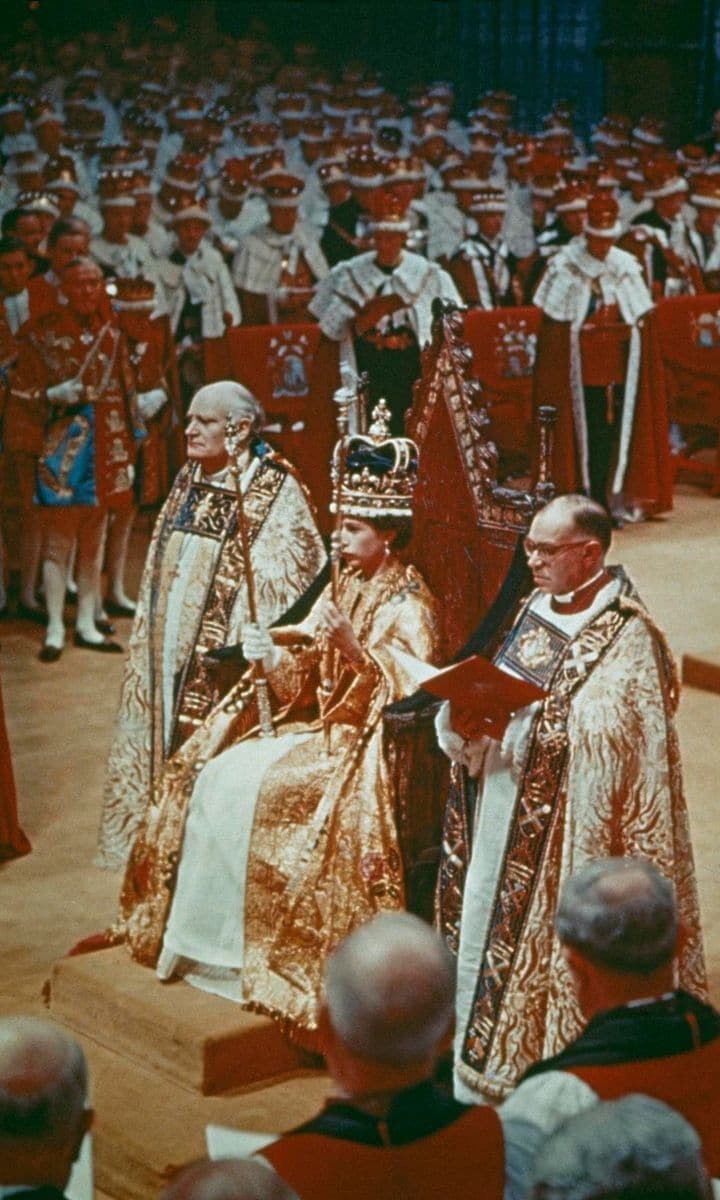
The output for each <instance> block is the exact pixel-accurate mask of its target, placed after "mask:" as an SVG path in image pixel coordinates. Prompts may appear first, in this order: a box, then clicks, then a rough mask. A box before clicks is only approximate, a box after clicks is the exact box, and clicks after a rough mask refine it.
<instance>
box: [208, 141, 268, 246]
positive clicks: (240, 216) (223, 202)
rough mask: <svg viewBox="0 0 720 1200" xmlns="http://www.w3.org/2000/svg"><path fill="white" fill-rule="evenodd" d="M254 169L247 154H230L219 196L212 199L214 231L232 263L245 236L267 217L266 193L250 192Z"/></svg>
mask: <svg viewBox="0 0 720 1200" xmlns="http://www.w3.org/2000/svg"><path fill="white" fill-rule="evenodd" d="M251 179H252V169H251V166H250V160H249V159H247V158H227V159H226V160H225V162H224V163H223V169H222V175H221V176H220V187H219V189H218V194H217V197H213V198H212V199H211V200H210V201H209V203H208V214H209V215H210V217H212V234H213V237H214V239H215V244H216V245H217V248H218V250H219V251H220V253H221V254H222V256H223V258H224V259H225V262H226V263H228V264H230V263H231V262H232V260H233V257H234V256H235V254H236V253H237V251H238V247H239V246H240V243H241V241H242V240H243V238H245V237H247V235H248V234H249V233H251V232H252V230H253V229H255V227H256V226H258V225H262V224H264V223H265V221H266V220H267V206H266V204H265V201H264V199H263V198H262V196H254V195H253V196H251V195H250V194H249V190H248V189H249V186H250V181H251Z"/></svg>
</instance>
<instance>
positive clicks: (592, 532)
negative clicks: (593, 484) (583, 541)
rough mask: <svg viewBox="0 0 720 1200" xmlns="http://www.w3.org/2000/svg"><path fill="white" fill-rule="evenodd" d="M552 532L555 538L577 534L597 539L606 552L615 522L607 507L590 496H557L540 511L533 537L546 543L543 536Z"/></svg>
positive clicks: (536, 518)
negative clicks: (613, 522) (612, 520)
mask: <svg viewBox="0 0 720 1200" xmlns="http://www.w3.org/2000/svg"><path fill="white" fill-rule="evenodd" d="M548 530H552V534H553V535H555V536H558V535H561V534H565V535H568V534H571V533H574V534H576V535H578V536H580V537H585V538H593V539H595V540H596V541H598V542H599V543H600V546H601V547H602V550H603V552H605V551H607V550H608V549H609V547H610V540H611V537H612V522H611V520H610V517H609V515H608V513H607V512H606V510H605V509H604V508H603V506H602V505H601V504H598V503H597V501H596V500H590V499H589V497H588V496H578V495H567V496H557V497H556V498H555V499H554V500H551V501H550V503H549V504H546V505H545V507H544V508H542V509H540V512H539V513H538V514H537V516H536V517H535V519H534V521H533V524H532V529H531V537H532V538H533V539H534V540H536V541H544V540H546V539H545V538H544V537H543V536H542V535H543V533H544V532H545V533H547V531H548Z"/></svg>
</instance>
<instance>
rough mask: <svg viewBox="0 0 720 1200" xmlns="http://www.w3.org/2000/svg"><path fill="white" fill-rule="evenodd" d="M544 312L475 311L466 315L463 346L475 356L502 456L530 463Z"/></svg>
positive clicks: (474, 366)
mask: <svg viewBox="0 0 720 1200" xmlns="http://www.w3.org/2000/svg"><path fill="white" fill-rule="evenodd" d="M541 315H542V314H541V312H540V310H539V309H538V308H535V306H534V305H528V306H527V307H523V308H495V309H490V310H488V311H484V310H481V309H471V310H470V312H468V313H466V314H465V322H464V334H465V341H466V342H467V344H468V345H469V347H470V349H471V350H472V355H473V362H472V373H473V375H475V376H476V378H477V379H479V380H480V382H481V383H482V385H483V400H484V402H485V403H486V404H487V407H488V415H489V417H490V436H491V437H492V439H493V441H494V442H495V443H496V445H497V447H498V449H499V450H500V451H501V453H503V454H505V455H508V454H512V455H520V456H521V457H522V458H525V459H526V460H527V462H528V463H529V460H530V445H531V438H532V429H533V412H532V385H533V379H532V377H533V370H534V367H535V352H536V345H537V333H538V329H539V328H540V318H541Z"/></svg>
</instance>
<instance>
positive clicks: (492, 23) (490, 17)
mask: <svg viewBox="0 0 720 1200" xmlns="http://www.w3.org/2000/svg"><path fill="white" fill-rule="evenodd" d="M0 8H1V9H2V14H3V21H2V22H0V48H2V44H3V43H4V44H5V46H7V45H8V44H10V43H11V42H12V41H14V40H15V39H16V38H17V36H18V34H19V33H20V32H21V31H22V32H23V35H24V36H26V37H27V36H28V24H27V23H28V21H29V22H31V24H32V26H34V27H35V29H36V30H39V31H40V34H41V38H43V39H44V38H45V37H47V38H50V39H53V38H57V37H62V36H73V35H75V34H78V33H81V32H82V31H83V30H84V29H99V30H101V31H107V32H108V33H110V31H112V29H113V27H114V26H115V25H116V23H117V21H118V20H119V19H120V18H127V19H128V20H129V21H130V22H131V24H132V26H133V28H134V29H135V30H136V31H137V32H138V34H141V33H142V31H143V30H144V29H147V28H148V27H149V26H150V24H151V22H152V21H153V19H154V18H155V17H156V16H158V15H159V14H161V13H169V14H170V15H172V16H173V17H174V18H176V19H177V21H178V24H179V26H180V28H181V30H183V31H184V32H185V33H186V34H188V35H189V36H190V38H191V40H192V43H193V45H194V46H195V47H197V60H198V62H199V63H200V64H201V63H202V60H203V57H204V54H205V53H206V52H207V50H208V49H209V48H210V46H211V45H212V42H213V39H214V38H215V37H216V36H217V35H218V34H222V33H227V34H231V35H233V36H236V37H237V36H241V35H242V34H243V33H244V32H245V31H246V30H247V28H248V26H249V23H250V22H251V21H253V20H256V21H261V22H263V23H264V24H265V25H266V27H267V29H268V32H269V35H270V36H271V38H272V39H273V40H274V41H275V42H276V43H277V44H278V46H279V47H280V48H281V49H282V50H284V51H287V52H289V51H291V48H292V45H293V42H294V41H296V40H300V39H303V40H311V41H314V42H316V43H317V45H318V47H319V49H320V53H321V56H322V58H323V59H325V61H327V62H328V63H330V64H331V65H337V64H339V63H341V62H343V61H347V59H349V58H359V59H363V60H365V61H366V62H368V63H370V64H371V65H372V66H374V67H375V68H376V69H378V70H380V71H381V72H382V73H383V74H384V75H385V77H386V78H387V80H388V82H389V83H390V85H391V86H395V87H397V88H399V89H401V90H402V89H404V88H405V87H407V86H408V85H409V84H411V83H413V82H416V81H419V80H426V79H432V78H448V79H451V80H453V82H454V83H455V85H456V88H457V92H458V110H459V111H465V110H467V109H468V108H469V107H472V106H473V105H474V104H475V101H476V99H477V97H478V95H479V94H480V93H481V92H482V91H484V90H485V89H486V88H492V87H495V88H505V89H508V90H510V91H513V92H515V93H516V94H517V96H518V101H519V108H518V123H519V124H521V125H522V126H524V127H525V128H532V127H533V126H534V125H535V123H536V122H537V120H538V118H539V117H540V116H541V115H542V114H543V113H544V112H546V111H547V110H548V108H549V106H550V104H551V102H552V100H553V99H556V98H558V97H566V98H569V99H572V100H574V102H575V104H576V111H577V117H578V123H579V125H580V127H581V129H583V130H584V131H586V129H587V125H588V124H589V123H590V122H591V121H593V120H595V119H597V117H598V116H599V115H600V114H601V113H602V112H603V111H607V110H609V109H625V110H627V111H628V112H630V114H631V116H633V117H638V116H640V115H641V114H642V113H643V112H652V113H656V114H657V115H659V116H662V117H664V118H665V119H666V120H667V121H668V124H669V132H670V135H671V137H672V138H673V140H687V139H688V138H690V137H692V136H693V134H695V133H697V132H700V131H702V130H703V129H705V128H707V127H708V125H709V121H710V117H711V114H712V112H713V109H714V108H715V107H716V106H718V105H720V0H102V2H99V0H72V3H68V0H0ZM29 40H30V41H31V42H32V35H31V36H30V38H29ZM113 45H114V46H115V48H117V46H116V43H113ZM107 48H108V49H110V44H109V43H108V44H107Z"/></svg>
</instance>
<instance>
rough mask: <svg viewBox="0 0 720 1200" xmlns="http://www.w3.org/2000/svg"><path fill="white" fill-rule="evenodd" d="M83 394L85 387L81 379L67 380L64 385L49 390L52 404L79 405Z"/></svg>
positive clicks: (48, 396) (57, 384)
mask: <svg viewBox="0 0 720 1200" xmlns="http://www.w3.org/2000/svg"><path fill="white" fill-rule="evenodd" d="M82 394H83V385H82V384H81V383H80V381H79V379H66V380H65V382H64V383H56V384H54V385H53V387H49V388H48V390H47V398H48V400H49V401H50V403H51V404H66V405H70V404H77V403H78V402H79V400H80V397H81V396H82Z"/></svg>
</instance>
